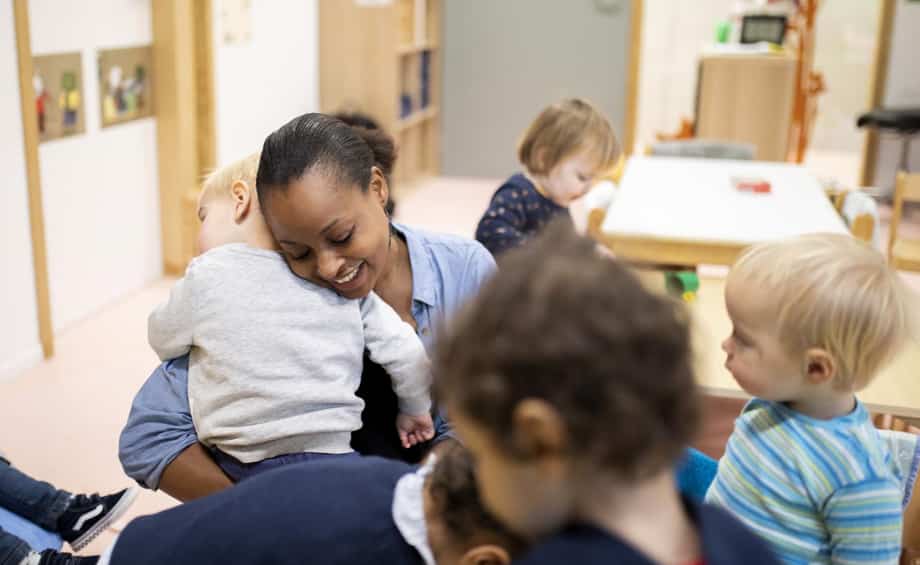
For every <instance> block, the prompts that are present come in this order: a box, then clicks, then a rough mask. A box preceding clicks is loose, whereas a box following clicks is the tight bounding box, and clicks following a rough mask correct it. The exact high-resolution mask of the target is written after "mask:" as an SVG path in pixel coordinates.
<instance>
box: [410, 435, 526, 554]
mask: <svg viewBox="0 0 920 565" xmlns="http://www.w3.org/2000/svg"><path fill="white" fill-rule="evenodd" d="M425 522H426V524H427V527H428V542H429V545H430V546H431V549H432V552H433V553H434V558H435V561H437V562H438V564H439V565H448V564H450V565H458V564H462V565H504V564H506V563H509V562H510V561H511V559H513V558H515V557H517V555H518V554H519V553H520V552H521V551H523V549H524V547H525V544H524V541H523V540H522V539H521V538H520V537H518V536H516V535H515V534H513V533H511V532H510V531H509V530H508V529H507V528H506V527H505V526H503V525H502V524H501V523H500V522H499V521H498V520H496V519H495V518H494V517H493V516H492V514H490V513H489V511H488V510H486V509H485V507H483V505H482V501H481V499H480V497H479V489H478V487H477V486H476V477H475V474H474V466H473V461H472V459H471V458H470V455H469V452H468V451H467V450H466V449H465V448H464V447H462V446H461V445H459V444H456V443H455V444H453V445H452V446H451V447H450V448H449V449H446V450H443V451H441V452H439V453H438V460H437V462H436V463H435V467H434V470H433V471H432V472H431V475H429V477H428V479H427V481H426V484H425Z"/></svg>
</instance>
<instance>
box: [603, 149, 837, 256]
mask: <svg viewBox="0 0 920 565" xmlns="http://www.w3.org/2000/svg"><path fill="white" fill-rule="evenodd" d="M733 177H753V178H762V179H765V180H767V181H769V182H770V185H771V192H769V193H765V194H756V193H751V192H744V191H739V190H737V189H736V188H735V186H734V184H733V182H732V178H733ZM816 232H832V233H849V232H848V231H847V228H846V225H845V224H844V222H843V220H842V219H841V218H840V216H839V215H838V214H837V212H836V210H834V207H833V206H832V205H831V203H830V200H829V199H828V197H827V196H826V195H825V193H824V190H823V189H822V188H821V185H820V183H819V182H818V180H817V179H816V178H815V177H814V176H812V175H811V174H810V173H809V172H808V171H807V170H806V169H805V168H803V167H801V166H799V165H791V164H787V163H768V162H761V161H723V160H717V159H687V158H670V157H633V158H631V159H630V160H629V163H628V164H627V166H626V171H625V173H624V175H623V179H622V181H621V183H620V190H619V193H618V194H617V196H616V198H615V199H614V201H613V203H612V204H611V205H610V207H609V209H608V210H607V213H606V215H605V217H604V220H603V222H602V223H601V227H600V233H599V234H597V235H598V236H599V238H600V239H601V240H602V241H603V242H604V243H605V244H606V245H607V246H608V247H610V248H611V250H612V251H613V252H614V253H615V254H616V255H617V256H618V257H621V258H624V259H627V260H632V261H639V262H649V263H658V264H680V265H697V264H701V263H708V264H720V265H730V264H731V263H733V262H734V260H735V258H736V257H737V256H738V254H739V253H740V252H741V251H742V250H743V249H744V248H745V247H748V246H749V245H751V244H754V243H758V242H761V241H769V240H775V239H780V238H783V237H788V236H794V235H800V234H804V233H816Z"/></svg>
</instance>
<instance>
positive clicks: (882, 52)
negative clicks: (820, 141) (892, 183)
mask: <svg viewBox="0 0 920 565" xmlns="http://www.w3.org/2000/svg"><path fill="white" fill-rule="evenodd" d="M896 11H897V0H882V2H881V4H880V5H879V16H878V24H877V27H876V30H877V31H876V34H875V54H874V57H873V61H872V72H871V74H870V77H869V100H868V105H867V108H866V110H872V109H874V108H878V107H880V106H881V105H882V103H883V102H884V100H885V87H886V86H887V83H888V63H889V59H890V56H891V36H892V33H893V31H894V15H895V12H896ZM878 149H879V134H878V131H876V130H874V129H870V130H868V131H866V135H865V137H864V138H863V147H862V159H861V162H860V167H859V184H860V186H869V185H871V184H872V181H873V180H874V178H875V168H876V165H877V161H878Z"/></svg>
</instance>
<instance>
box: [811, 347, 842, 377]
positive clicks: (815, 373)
mask: <svg viewBox="0 0 920 565" xmlns="http://www.w3.org/2000/svg"><path fill="white" fill-rule="evenodd" d="M836 376H837V363H836V362H835V361H834V358H833V357H832V356H831V354H830V353H828V352H827V351H825V350H823V349H821V348H818V347H812V348H811V349H809V350H808V351H806V352H805V377H806V378H807V379H808V382H810V383H811V384H816V385H820V384H824V383H829V382H831V381H832V380H834V377H836Z"/></svg>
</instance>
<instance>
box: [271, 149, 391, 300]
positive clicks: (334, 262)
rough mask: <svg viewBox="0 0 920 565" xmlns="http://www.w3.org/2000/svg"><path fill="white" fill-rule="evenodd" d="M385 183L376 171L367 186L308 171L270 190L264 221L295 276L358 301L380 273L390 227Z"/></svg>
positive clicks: (384, 258) (387, 246)
mask: <svg viewBox="0 0 920 565" xmlns="http://www.w3.org/2000/svg"><path fill="white" fill-rule="evenodd" d="M388 196H389V194H388V187H387V182H386V179H385V178H384V176H383V174H382V173H381V172H380V170H379V169H377V168H376V167H375V168H374V169H373V171H372V173H371V181H370V187H369V188H368V190H367V191H366V192H362V191H361V189H360V187H358V186H348V185H345V184H343V185H340V186H337V185H336V183H335V181H334V180H332V178H331V177H330V176H329V175H328V174H324V173H323V172H322V170H320V171H317V170H316V169H314V170H311V171H309V172H307V173H306V174H304V175H303V177H301V178H300V179H299V180H296V181H294V182H292V183H290V184H289V185H288V186H287V188H286V189H285V190H279V191H273V192H272V193H271V195H270V196H269V197H268V198H267V199H266V200H267V202H265V203H264V204H265V206H264V213H265V219H266V221H267V222H268V227H269V228H270V229H271V231H272V234H273V235H274V236H275V239H276V240H277V241H278V244H279V245H280V246H281V249H282V252H283V254H284V258H285V260H286V261H287V263H288V265H289V266H290V268H291V271H293V272H294V274H296V275H297V276H299V277H301V278H303V279H306V280H309V281H312V282H314V283H317V284H319V285H321V286H325V287H328V288H331V289H332V290H334V291H335V292H337V293H338V294H340V295H342V296H344V297H346V298H363V297H364V296H367V294H368V293H369V292H370V291H371V290H373V289H374V287H375V286H376V285H377V281H378V279H379V278H380V276H381V274H382V273H383V272H385V270H386V265H387V259H388V257H389V253H388V250H389V244H390V224H389V219H388V218H387V215H386V212H384V205H385V204H386V202H387V198H388Z"/></svg>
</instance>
